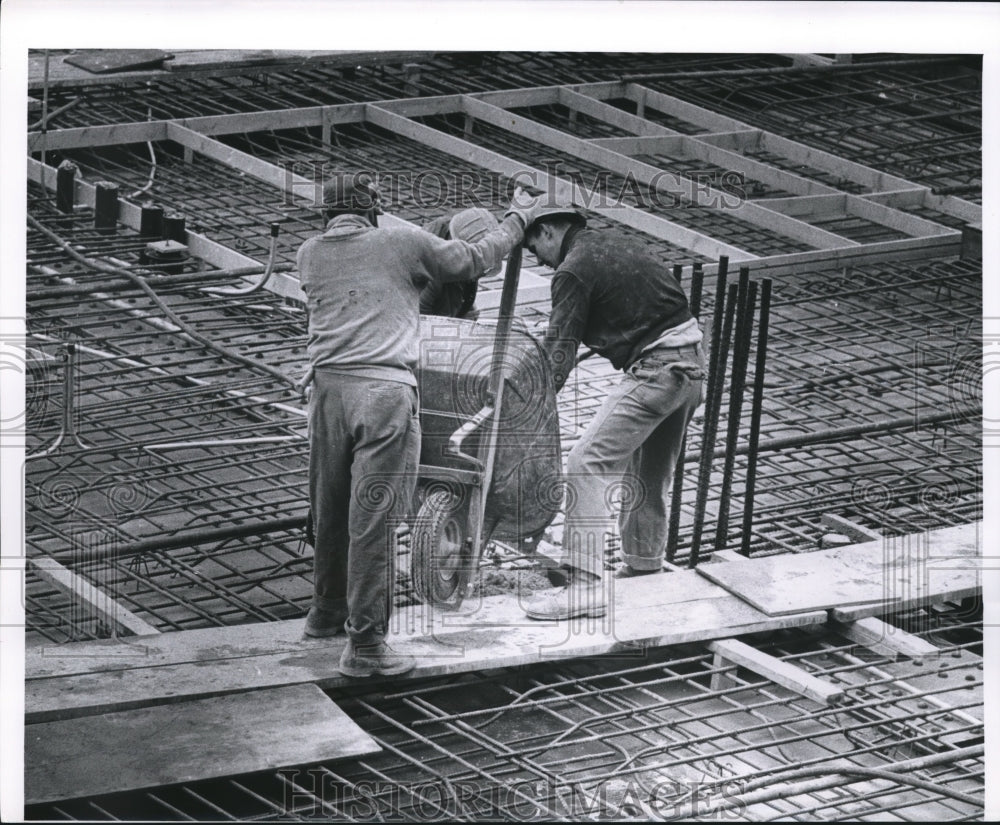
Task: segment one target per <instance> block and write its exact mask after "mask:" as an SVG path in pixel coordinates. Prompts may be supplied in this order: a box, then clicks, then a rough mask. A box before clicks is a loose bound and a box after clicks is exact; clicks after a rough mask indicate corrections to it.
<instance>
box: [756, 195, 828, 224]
mask: <svg viewBox="0 0 1000 825" xmlns="http://www.w3.org/2000/svg"><path fill="white" fill-rule="evenodd" d="M847 198H848V195H847V193H846V192H838V193H831V194H826V195H802V196H800V197H795V198H768V199H767V204H768V206H769V207H770V208H771V209H773V210H775V211H777V212H781V213H783V214H785V215H797V216H799V217H803V218H827V217H836V216H843V215H846V214H847Z"/></svg>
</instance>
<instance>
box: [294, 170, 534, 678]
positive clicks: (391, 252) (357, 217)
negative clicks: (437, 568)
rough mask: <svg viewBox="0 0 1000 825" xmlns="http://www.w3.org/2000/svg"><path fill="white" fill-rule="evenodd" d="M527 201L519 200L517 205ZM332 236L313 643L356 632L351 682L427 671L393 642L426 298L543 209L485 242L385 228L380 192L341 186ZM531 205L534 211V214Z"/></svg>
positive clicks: (317, 377) (318, 310)
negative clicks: (400, 529)
mask: <svg viewBox="0 0 1000 825" xmlns="http://www.w3.org/2000/svg"><path fill="white" fill-rule="evenodd" d="M518 194H519V193H515V196H517V195H518ZM323 198H324V205H325V216H326V219H327V220H328V221H329V223H328V224H327V227H326V231H325V232H324V233H323V234H322V235H319V236H317V237H313V238H310V239H308V240H307V241H305V243H303V244H302V247H301V248H300V249H299V252H298V268H299V276H300V282H301V285H302V290H303V291H304V292H305V294H306V299H307V308H308V312H309V340H308V356H309V362H310V366H311V368H312V371H313V390H312V395H311V397H310V404H309V497H310V506H311V512H312V518H313V523H314V535H315V540H314V550H315V558H314V566H315V582H314V595H313V604H312V607H311V609H310V611H309V615H308V616H307V618H306V626H305V633H306V635H307V636H332V635H334V634H335V633H337V632H338V631H340V630H346V632H347V635H348V643H347V646H346V647H345V649H344V653H343V655H342V656H341V659H340V670H341V672H343V673H344V674H345V675H347V676H355V677H359V676H371V675H374V674H383V675H391V674H398V673H404V672H406V671H407V670H409V669H410V668H412V667H413V666H414V661H413V659H412V658H411V657H409V656H405V655H401V654H399V653H397V652H395V651H393V650H392V649H391V648H390V647H389V646H388V645H387V644H386V643H385V637H386V634H387V632H388V620H389V613H390V608H391V599H392V590H393V584H394V579H395V575H394V569H393V567H394V561H395V541H394V539H395V528H396V527H397V526H398V525H399V524H400V523H401V521H402V520H403V518H404V517H405V515H406V511H407V510H408V508H409V506H410V503H411V500H412V498H413V490H414V483H415V480H416V467H417V462H418V458H419V452H420V423H419V418H418V401H417V381H416V378H415V377H414V367H415V366H416V363H417V348H418V327H419V318H420V316H419V312H418V307H419V300H420V291H421V290H422V289H423V288H424V286H425V285H426V284H427V283H428V282H429V281H430V280H431V279H436V280H438V281H440V282H441V283H451V282H459V281H473V280H475V279H476V278H478V277H480V276H481V275H482V274H483V273H484V272H486V271H487V270H490V269H492V268H494V267H496V266H498V265H499V264H500V262H501V260H502V259H503V257H504V256H505V255H506V254H507V252H509V251H510V250H511V248H513V246H514V245H515V244H516V243H518V242H519V241H520V240H521V237H522V233H523V228H524V226H526V225H527V223H528V222H530V220H531V218H532V217H533V215H534V211H535V210H536V209H537V207H536V206H534V205H533V204H532V203H529V204H528V205H527V206H523V205H521V204H519V202H518V201H515V202H514V203H513V204H512V206H511V210H510V212H508V216H507V217H506V218H505V220H504V222H503V223H502V224H501V225H500V226H499V227H498V228H497V229H496V230H495V231H494V232H491V233H489V234H487V235H485V236H483V237H482V238H481V239H480V240H479V241H477V242H476V243H474V244H470V243H466V242H464V241H458V240H456V241H444V240H441V239H440V238H436V237H434V236H433V235H431V234H429V233H427V232H422V231H420V230H418V229H415V228H413V229H411V228H397V227H378V226H377V218H376V215H377V214H378V212H379V209H378V200H377V193H376V192H375V190H374V189H373V188H371V187H370V186H369V185H368V184H365V183H362V182H359V181H357V180H352V179H351V178H349V177H346V176H338V177H337V178H334V179H333V180H331V181H329V182H328V183H327V184H326V186H325V187H324V194H323ZM522 206H523V208H522Z"/></svg>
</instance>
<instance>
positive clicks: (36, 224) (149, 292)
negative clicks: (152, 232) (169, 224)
mask: <svg viewBox="0 0 1000 825" xmlns="http://www.w3.org/2000/svg"><path fill="white" fill-rule="evenodd" d="M26 217H27V219H28V223H29V224H31V226H32V227H33V228H35V229H37V230H38V231H39V232H41V233H42V234H43V235H45V237H47V238H48V239H49V240H51V241H52V242H53V243H55V244H56V245H57V246H58V247H59V248H60V249H62V250H63V251H64V252H65V253H66V254H67V255H69V256H70V257H71V258H73V260H75V261H77V262H79V263H81V264H83V265H84V266H86V267H89V268H91V269H94V270H96V271H98V272H106V273H108V274H110V275H121V276H124V277H125V278H127V279H128V280H129V281H130V282H132V283H133V284H135V285H136V286H137V287H138V288H139V289H141V290H142V291H143V292H144V293H145V294H146V296H147V297H148V298H149V299H150V300H151V301H152V302H153V303H154V304H155V305H156V306H157V308H158V309H159V310H160V311H161V312H162V313H163V314H164V315H166V316H167V318H169V319H170V320H171V322H173V323H174V324H176V325H177V326H178V327H180V329H181V330H183V331H184V332H185V333H186V334H187V335H189V336H190V337H191V338H193V339H194V340H195V341H197V342H198V343H199V344H201V345H202V346H204V347H208V348H209V349H210V350H212V351H213V352H215V353H217V354H218V355H221V356H223V357H224V358H228V359H231V360H233V361H236V362H238V363H240V364H243V365H244V366H246V367H249V368H251V369H253V370H263V371H264V372H266V373H267V374H268V375H270V376H271V377H272V378H275V379H276V380H278V381H280V382H281V383H282V384H287V385H288V386H289V387H291V388H293V389H294V388H295V386H296V381H295V379H293V378H291V377H289V376H287V375H285V374H284V373H283V372H281V371H280V370H278V369H275V368H274V367H271V366H268V365H267V364H260V363H258V362H256V361H254V360H253V359H252V358H247V357H246V356H245V355H241V354H240V353H238V352H234V351H233V350H231V349H229V348H228V347H225V346H223V345H222V344H217V343H216V342H215V341H212V340H211V339H210V338H206V337H205V336H204V335H202V334H201V333H200V332H198V331H197V330H195V329H194V328H193V327H191V326H190V325H189V324H188V323H187V322H186V321H184V320H182V319H181V318H180V317H179V316H178V315H177V314H176V313H175V312H174V311H173V310H172V309H170V307H169V306H167V304H166V303H164V302H163V300H162V299H161V298H160V297H159V296H158V295H157V294H156V292H155V291H154V290H153V288H152V287H151V286H150V285H149V283H148V282H147V281H146V279H145V278H143V277H141V276H139V275H136V274H135V273H134V272H132V271H130V270H128V269H126V268H124V267H117V266H111V265H110V264H105V263H101V262H100V261H95V260H93V259H91V258H88V257H86V256H85V255H81V254H80V253H79V252H77V251H76V250H75V249H73V247H72V246H70V244H69V242H68V241H66V240H65V239H64V238H62V237H61V236H59V235H58V234H56V233H55V232H53V231H52V230H51V229H49V228H47V227H46V226H44V225H43V224H42V223H41V222H40V221H38V220H37V219H36V218H34V217H32V216H31V215H27V216H26Z"/></svg>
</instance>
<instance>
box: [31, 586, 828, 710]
mask: <svg viewBox="0 0 1000 825" xmlns="http://www.w3.org/2000/svg"><path fill="white" fill-rule="evenodd" d="M664 576H666V577H667V578H664V577H663V576H647V577H645V578H642V579H635V580H610V581H609V587H610V588H611V589H612V590H613V593H612V600H611V605H612V606H611V608H610V609H609V613H608V615H607V616H606V617H605V618H603V619H593V620H573V621H569V622H539V621H533V620H531V619H528V618H527V617H525V615H524V613H523V610H522V608H521V605H520V600H519V598H518V597H517V596H516V595H512V596H511V595H508V596H497V597H490V598H485V599H481V600H471V601H468V602H466V603H465V604H464V605H463V607H462V610H461V611H459V612H456V613H449V612H442V611H439V610H436V609H433V608H429V607H426V606H415V607H410V608H405V609H402V610H399V611H397V612H396V613H395V614H394V615H393V619H392V625H393V631H392V633H393V637H394V638H393V639H392V642H393V646H394V647H395V648H397V649H400V650H405V651H407V652H409V653H411V654H413V655H415V656H416V657H417V662H418V664H417V669H416V670H415V671H414V672H413V673H412V674H410V675H409V676H407V677H403V678H424V677H428V676H438V675H443V674H450V673H464V672H470V671H475V670H482V669H487V668H494V667H510V666H515V665H522V664H531V663H537V662H544V661H550V660H553V659H561V658H572V657H577V656H590V655H598V654H601V653H609V652H615V653H618V654H619V655H631V656H635V657H636V658H637V660H641V659H642V658H643V656H644V650H645V649H646V648H649V647H663V646H667V645H674V644H681V643H687V642H699V641H708V640H713V639H718V638H727V637H729V636H732V635H734V634H746V633H755V632H761V631H766V630H775V629H779V628H783V627H801V626H806V625H816V624H822V623H824V622H825V621H826V618H827V615H826V613H825V612H823V611H809V612H805V613H800V614H796V615H787V616H778V617H771V616H765V615H764V614H762V613H761V612H760V611H758V610H756V609H754V608H753V607H751V606H750V605H748V604H746V603H745V602H744V601H742V600H741V599H739V598H737V597H736V596H733V595H732V594H730V593H727V592H726V591H725V590H723V589H722V588H720V587H718V586H716V585H714V584H712V583H711V582H709V581H708V580H706V579H704V578H703V577H701V576H699V575H698V574H697V572H696V571H691V570H684V571H679V572H671V573H666V574H664ZM302 627H303V620H301V619H298V620H294V621H285V622H269V623H266V624H264V625H258V626H242V627H231V628H213V629H210V630H204V631H181V632H177V633H167V634H162V635H161V636H158V637H154V638H153V639H149V640H145V639H144V640H141V641H142V644H143V646H144V647H145V649H146V653H145V655H144V656H142V657H141V658H140V657H135V658H134V659H132V660H131V661H126V659H128V658H129V657H121V656H120V655H112V654H113V651H114V650H115V648H114V647H113V646H112V645H110V644H108V643H107V642H103V643H97V642H92V643H76V644H73V645H62V646H60V652H62V653H63V654H64V655H62V656H60V657H58V658H56V657H51V656H43V655H40V654H38V653H31V654H30V655H28V656H26V660H25V667H26V674H27V679H26V682H25V709H26V719H27V720H28V721H29V722H40V721H50V720H53V719H60V718H72V717H75V716H83V715H93V714H95V713H105V712H109V711H112V710H126V709H129V708H135V707H144V706H148V705H153V704H162V703H169V702H176V701H181V700H184V699H191V698H204V697H207V696H212V695H222V694H226V693H232V692H236V691H243V690H254V689H259V688H268V687H276V686H281V685H290V684H301V683H309V682H312V683H316V684H318V685H320V686H321V687H333V686H338V685H345V684H348V683H349V680H346V679H345V678H344V677H343V676H341V675H340V674H339V672H338V671H337V668H336V663H337V659H338V656H339V655H340V652H341V650H342V648H343V645H344V641H343V637H334V638H332V639H325V640H308V641H297V638H298V637H300V636H301V634H302ZM137 641H138V640H137ZM209 663H210V667H209V666H208V665H209ZM109 671H113V673H112V672H109ZM53 674H55V675H53ZM112 677H114V678H112ZM399 679H400V677H394V679H393V681H398V680H399Z"/></svg>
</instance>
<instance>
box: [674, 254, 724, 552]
mask: <svg viewBox="0 0 1000 825" xmlns="http://www.w3.org/2000/svg"><path fill="white" fill-rule="evenodd" d="M726 265H727V266H728V259H727V261H726ZM722 266H723V264H722V262H721V261H720V262H719V267H720V269H721V268H722ZM681 270H682V267H681V265H680V264H677V265H675V266H674V278H676V279H677V282H678V283H680V280H681ZM703 281H704V273H703V272H702V267H701V263H700V262H696V263H694V264H693V265H692V267H691V294H690V297H689V298H688V306H689V307H690V308H691V314H692V315H694V316H695V318H697V317H698V315H699V314H700V313H701V290H702V285H703ZM686 442H687V428H685V432H684V434H683V435H682V436H681V444H680V448H679V449H678V450H677V465H676V466H675V467H674V480H673V482H672V485H671V488H670V520H669V523H668V525H667V555H666V558H667V561H668V562H672V561H673V560H674V556H676V555H677V539H678V537H679V536H680V531H681V498H682V496H683V494H684V445H685V443H686Z"/></svg>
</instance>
